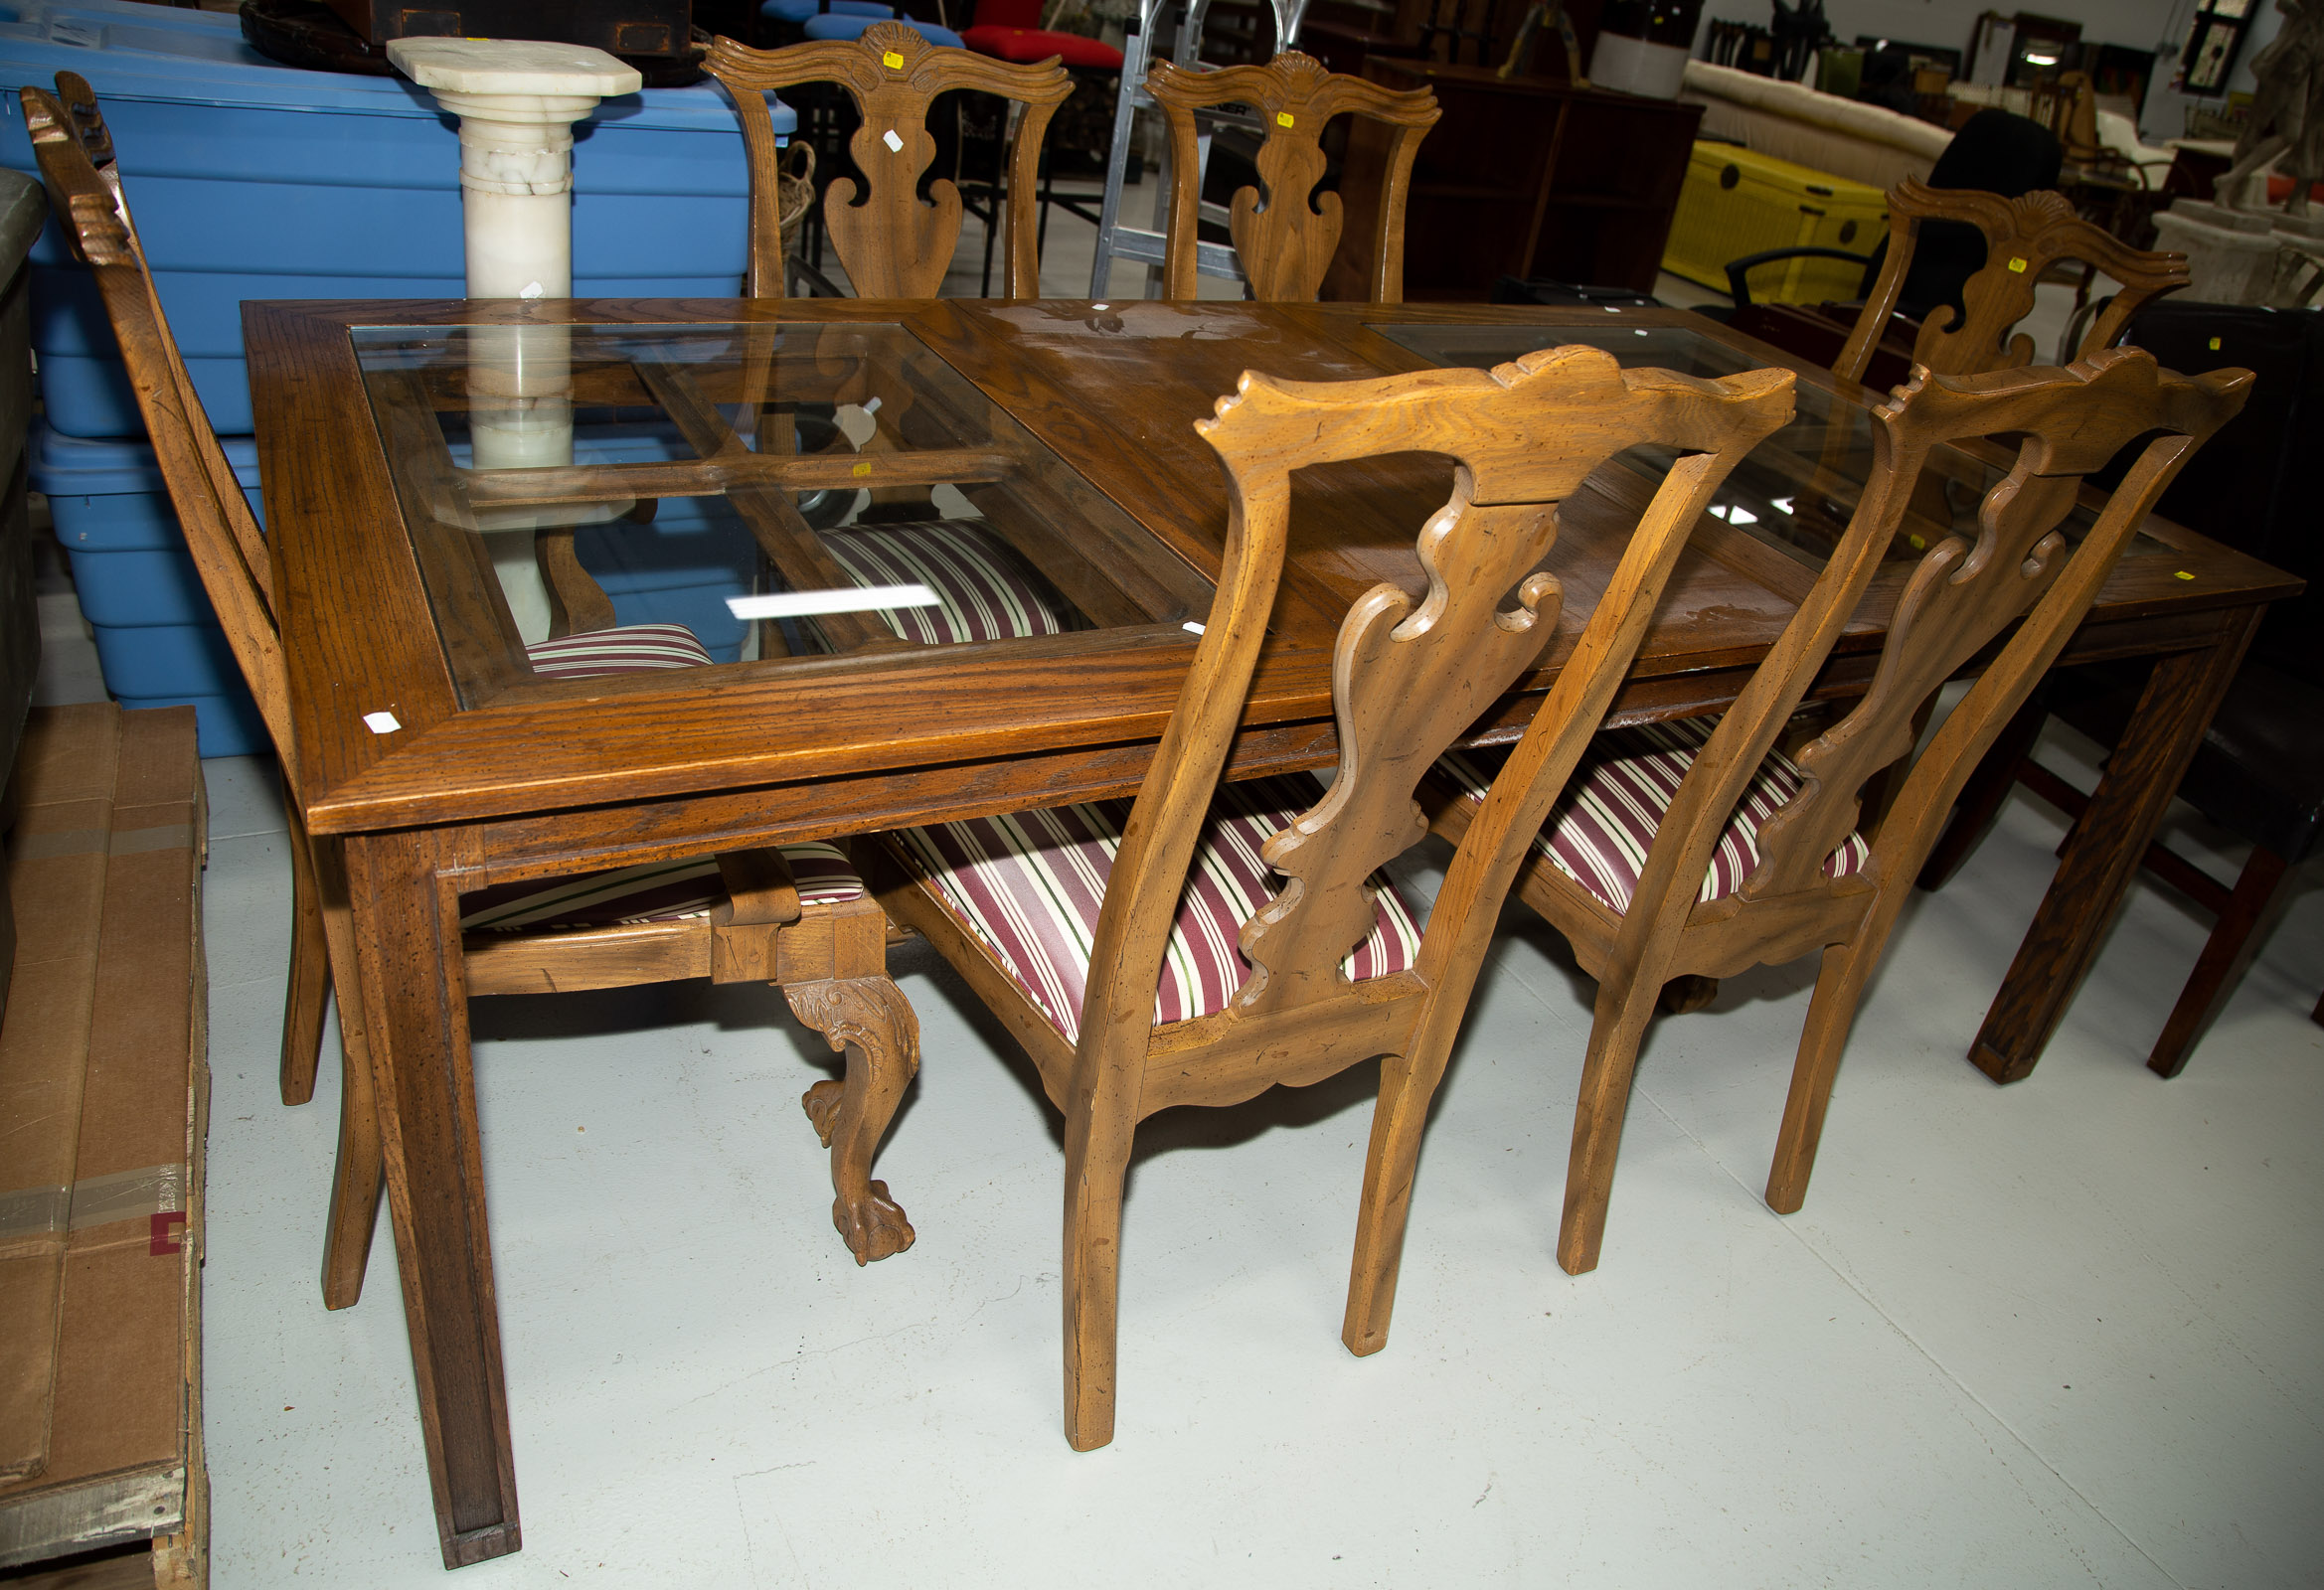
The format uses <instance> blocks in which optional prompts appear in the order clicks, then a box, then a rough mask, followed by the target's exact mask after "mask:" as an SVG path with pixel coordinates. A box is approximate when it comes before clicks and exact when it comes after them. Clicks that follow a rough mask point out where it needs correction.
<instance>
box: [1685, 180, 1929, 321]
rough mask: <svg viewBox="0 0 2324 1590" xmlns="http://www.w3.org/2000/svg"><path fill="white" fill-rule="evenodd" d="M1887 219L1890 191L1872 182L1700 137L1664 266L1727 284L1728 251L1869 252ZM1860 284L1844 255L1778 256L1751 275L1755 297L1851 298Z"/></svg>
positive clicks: (1797, 300) (1858, 268)
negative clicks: (1811, 248) (1809, 249)
mask: <svg viewBox="0 0 2324 1590" xmlns="http://www.w3.org/2000/svg"><path fill="white" fill-rule="evenodd" d="M1888 224H1889V204H1888V196H1887V195H1886V194H1884V193H1883V192H1881V190H1880V189H1878V188H1875V187H1871V186H1870V185H1868V184H1865V183H1861V182H1850V181H1849V180H1848V179H1847V178H1845V177H1835V176H1833V175H1831V174H1830V173H1829V172H1823V171H1811V170H1809V169H1808V168H1807V167H1805V166H1795V165H1793V164H1792V163H1791V162H1790V161H1788V160H1777V159H1774V158H1773V157H1772V156H1769V155H1762V154H1753V153H1752V152H1751V151H1750V150H1748V149H1743V148H1738V147H1737V146H1736V145H1734V144H1730V143H1698V144H1696V145H1695V152H1694V154H1693V155H1692V156H1690V157H1689V158H1688V161H1687V180H1686V183H1685V185H1684V186H1683V187H1682V188H1681V189H1680V190H1679V208H1678V214H1677V216H1676V217H1674V218H1673V220H1672V222H1671V229H1670V242H1669V243H1668V245H1666V246H1665V248H1664V249H1663V254H1662V268H1663V269H1665V270H1667V271H1669V272H1671V273H1672V274H1673V275H1678V276H1684V277H1686V278H1687V279H1688V280H1689V281H1694V282H1700V283H1702V284H1703V285H1704V286H1706V287H1716V288H1718V289H1719V290H1720V291H1721V292H1725V291H1726V290H1727V262H1728V261H1729V260H1731V259H1741V258H1742V257H1743V255H1745V254H1755V253H1760V252H1763V251H1764V250H1766V249H1769V248H1801V247H1809V246H1814V247H1821V248H1845V249H1847V250H1848V251H1849V252H1851V253H1859V254H1869V253H1871V252H1872V251H1873V249H1874V248H1875V247H1877V246H1879V243H1880V240H1881V239H1883V238H1884V237H1886V236H1888ZM1863 284H1864V267H1863V266H1862V265H1854V264H1850V263H1849V262H1848V261H1846V260H1844V259H1787V260H1779V261H1776V262H1774V263H1772V264H1766V265H1761V266H1760V267H1759V268H1758V269H1757V270H1754V271H1752V272H1751V275H1750V288H1751V298H1752V299H1753V301H1755V302H1759V303H1786V304H1815V303H1823V302H1826V301H1827V300H1831V299H1843V300H1845V299H1850V298H1856V297H1859V296H1861V295H1862V294H1861V288H1862V287H1863Z"/></svg>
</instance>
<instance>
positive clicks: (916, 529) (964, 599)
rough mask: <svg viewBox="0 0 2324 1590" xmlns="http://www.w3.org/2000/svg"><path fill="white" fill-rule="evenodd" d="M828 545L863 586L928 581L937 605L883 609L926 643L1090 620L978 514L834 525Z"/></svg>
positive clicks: (1055, 631)
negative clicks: (914, 521) (905, 522)
mask: <svg viewBox="0 0 2324 1590" xmlns="http://www.w3.org/2000/svg"><path fill="white" fill-rule="evenodd" d="M823 545H824V546H825V547H827V548H829V549H830V552H831V556H833V557H834V558H836V559H837V560H838V562H839V565H840V566H841V567H842V568H844V569H846V570H847V571H848V573H849V574H850V575H851V576H853V577H854V579H855V581H856V583H857V584H859V585H912V584H923V585H926V586H927V587H928V588H929V589H930V590H932V591H934V592H935V593H936V595H937V596H939V597H940V598H942V601H943V605H942V606H940V607H906V608H898V609H896V610H894V611H884V612H882V613H881V614H880V619H881V621H882V622H883V623H885V624H886V625H887V626H888V627H889V628H890V629H892V630H894V631H896V633H897V634H899V635H901V636H903V637H904V638H905V639H906V640H909V641H913V642H914V643H916V644H918V645H922V646H946V645H958V644H960V643H961V642H963V641H972V640H1006V639H1009V638H1010V637H1012V636H1018V635H1060V634H1063V633H1065V632H1066V631H1067V630H1070V629H1084V628H1086V627H1088V622H1087V620H1086V619H1084V618H1082V616H1081V615H1080V614H1079V613H1078V612H1076V611H1075V610H1074V607H1073V605H1072V604H1071V603H1069V602H1068V601H1067V600H1066V599H1065V598H1064V597H1062V596H1060V595H1059V594H1058V593H1057V592H1056V591H1055V590H1054V589H1052V588H1051V586H1050V583H1049V581H1048V580H1046V579H1044V578H1042V577H1041V575H1040V574H1039V573H1038V572H1036V571H1035V569H1034V567H1033V565H1032V564H1030V563H1028V562H1027V561H1026V560H1025V558H1024V557H1023V556H1021V555H1020V554H1019V553H1018V551H1017V549H1016V548H1014V547H1011V546H1010V545H1009V544H1008V543H1007V542H1005V541H1003V540H1002V539H1001V538H1000V537H999V536H997V535H995V534H994V533H993V532H992V530H991V529H990V528H989V527H987V526H985V525H984V524H982V523H980V522H979V521H977V520H973V519H933V520H928V521H925V522H923V523H918V524H910V525H870V526H864V527H861V528H851V529H848V530H834V531H830V532H827V533H826V534H825V535H824V537H823Z"/></svg>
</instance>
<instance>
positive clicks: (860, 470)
mask: <svg viewBox="0 0 2324 1590" xmlns="http://www.w3.org/2000/svg"><path fill="white" fill-rule="evenodd" d="M871 472H872V466H871V465H870V464H858V465H856V473H857V474H859V475H868V474H870V473H871Z"/></svg>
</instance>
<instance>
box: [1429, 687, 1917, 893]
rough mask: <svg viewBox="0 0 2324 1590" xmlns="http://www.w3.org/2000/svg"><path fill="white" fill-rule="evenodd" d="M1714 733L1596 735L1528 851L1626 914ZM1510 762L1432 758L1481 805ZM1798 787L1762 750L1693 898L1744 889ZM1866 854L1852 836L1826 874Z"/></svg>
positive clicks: (1793, 770) (1783, 763) (1466, 754)
mask: <svg viewBox="0 0 2324 1590" xmlns="http://www.w3.org/2000/svg"><path fill="white" fill-rule="evenodd" d="M1712 727H1713V723H1712V721H1711V720H1709V719H1700V718H1679V719H1676V720H1674V721H1671V722H1667V723H1647V724H1644V725H1641V726H1639V727H1636V728H1615V729H1608V730H1607V731H1606V732H1605V733H1602V734H1600V735H1598V736H1597V737H1596V739H1594V740H1592V741H1591V742H1590V747H1589V751H1588V753H1587V754H1586V755H1584V756H1583V757H1582V759H1581V765H1580V766H1579V767H1577V768H1576V769H1575V770H1574V777H1573V778H1572V779H1571V780H1570V781H1569V782H1568V783H1567V785H1566V793H1565V794H1564V795H1563V796H1561V797H1560V798H1559V801H1558V804H1557V805H1556V806H1554V807H1552V808H1551V810H1550V816H1549V820H1548V821H1547V822H1545V823H1543V824H1542V831H1541V833H1539V834H1538V835H1536V836H1535V837H1534V848H1535V849H1536V850H1538V851H1540V852H1541V853H1542V855H1544V856H1545V857H1547V858H1549V862H1550V865H1551V866H1553V867H1555V868H1556V869H1557V870H1558V871H1559V872H1561V873H1564V874H1565V875H1567V876H1568V877H1570V878H1572V879H1574V881H1576V882H1577V883H1579V884H1580V885H1581V886H1582V887H1583V888H1585V889H1587V890H1589V892H1590V893H1592V894H1594V895H1596V896H1597V898H1598V900H1599V901H1600V902H1601V903H1603V904H1604V905H1605V906H1606V907H1607V908H1609V909H1611V910H1613V911H1616V912H1626V911H1627V910H1629V908H1630V897H1631V895H1632V893H1633V892H1634V891H1635V890H1636V889H1637V887H1638V878H1639V875H1640V874H1642V873H1643V872H1644V870H1645V867H1646V847H1647V846H1649V845H1651V844H1652V843H1653V842H1654V836H1655V833H1656V832H1657V831H1658V830H1659V829H1660V828H1661V826H1662V819H1663V814H1664V813H1666V812H1668V811H1669V810H1670V807H1671V802H1673V801H1674V800H1676V799H1677V798H1678V793H1679V784H1680V782H1681V781H1682V780H1683V779H1685V777H1686V776H1687V769H1688V768H1690V767H1692V766H1694V764H1695V753H1696V752H1697V751H1700V750H1701V749H1702V748H1703V746H1704V745H1705V744H1706V743H1708V742H1709V740H1710V738H1711V730H1712ZM1507 760H1508V753H1507V752H1506V751H1503V750H1478V751H1452V752H1449V753H1447V754H1446V755H1444V756H1442V757H1440V758H1438V760H1437V763H1436V768H1437V771H1438V772H1439V773H1442V774H1444V775H1446V776H1447V777H1448V779H1449V780H1450V782H1451V783H1453V784H1454V785H1455V786H1456V787H1457V788H1458V789H1459V791H1460V793H1461V796H1462V797H1463V798H1464V799H1466V800H1467V801H1468V802H1470V803H1471V804H1472V805H1477V806H1481V805H1483V804H1484V800H1485V792H1486V790H1488V789H1489V788H1491V787H1492V783H1493V778H1494V776H1495V775H1496V774H1498V773H1499V772H1500V770H1501V765H1502V763H1503V762H1505V761H1507ZM1799 789H1800V772H1799V766H1798V764H1797V763H1795V762H1793V761H1792V760H1791V758H1790V757H1788V756H1786V755H1784V754H1783V753H1782V752H1781V751H1769V752H1768V753H1767V759H1766V760H1765V761H1764V762H1761V763H1760V764H1759V772H1758V776H1757V777H1756V778H1754V779H1752V780H1751V784H1750V788H1749V789H1748V790H1746V791H1745V792H1744V794H1743V800H1742V801H1741V802H1740V803H1738V804H1737V806H1736V809H1735V816H1734V817H1733V818H1732V819H1730V820H1729V822H1728V825H1727V831H1726V832H1725V833H1724V834H1722V835H1720V837H1719V847H1718V849H1716V850H1714V851H1713V852H1712V853H1711V867H1710V870H1709V871H1708V872H1706V873H1705V874H1704V875H1703V890H1702V893H1701V894H1699V895H1698V896H1697V899H1698V900H1699V901H1710V900H1715V899H1720V898H1723V897H1725V896H1726V895H1729V894H1733V893H1734V892H1735V891H1736V890H1737V889H1739V888H1741V887H1743V879H1744V878H1746V877H1748V876H1750V875H1751V869H1753V868H1755V867H1757V866H1758V865H1759V845H1758V835H1759V825H1760V824H1761V823H1764V822H1765V821H1766V820H1767V819H1768V818H1770V817H1772V816H1774V815H1775V813H1776V811H1777V810H1779V809H1780V808H1781V807H1782V805H1783V804H1784V802H1786V801H1788V800H1790V799H1791V797H1792V796H1794V795H1796V794H1798V793H1799ZM1871 854H1872V853H1871V849H1870V847H1869V846H1867V845H1866V844H1865V843H1864V836H1863V835H1861V834H1851V835H1849V836H1848V839H1847V842H1846V843H1845V844H1843V845H1842V846H1841V847H1840V848H1839V849H1838V850H1836V851H1834V852H1833V853H1832V854H1831V856H1830V857H1829V858H1827V859H1826V861H1825V862H1824V872H1825V875H1827V876H1831V877H1845V876H1847V875H1849V874H1851V873H1858V872H1862V871H1863V870H1864V864H1865V862H1866V860H1867V859H1868V858H1869V857H1870V855H1871Z"/></svg>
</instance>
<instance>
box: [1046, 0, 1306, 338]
mask: <svg viewBox="0 0 2324 1590" xmlns="http://www.w3.org/2000/svg"><path fill="white" fill-rule="evenodd" d="M1269 4H1270V6H1271V7H1272V9H1273V11H1274V13H1275V49H1276V51H1277V52H1278V53H1280V52H1282V51H1284V50H1289V49H1291V48H1293V47H1294V45H1295V43H1296V41H1297V40H1298V37H1299V25H1300V23H1301V22H1302V21H1303V20H1304V19H1305V17H1306V15H1307V5H1308V0H1269ZM1209 9H1210V0H1188V3H1186V4H1183V5H1179V4H1173V3H1171V0H1139V3H1138V14H1137V15H1136V16H1135V17H1133V18H1131V19H1130V20H1129V24H1128V26H1127V28H1126V29H1125V30H1124V37H1123V39H1122V47H1121V88H1120V91H1119V93H1117V94H1116V95H1115V98H1114V103H1113V147H1112V151H1111V153H1110V154H1109V155H1108V156H1107V158H1106V162H1105V196H1104V198H1103V200H1102V201H1100V203H1099V205H1098V211H1097V248H1096V252H1095V253H1094V254H1093V255H1092V256H1091V259H1090V265H1089V296H1090V297H1091V298H1093V299H1095V298H1103V297H1105V296H1106V295H1107V292H1108V291H1109V282H1110V280H1111V277H1112V275H1113V262H1114V261H1115V260H1116V259H1137V260H1143V261H1144V262H1145V265H1146V290H1145V294H1144V295H1145V296H1146V297H1149V298H1150V297H1153V296H1154V295H1155V293H1156V292H1157V291H1158V290H1159V288H1160V286H1161V283H1162V263H1163V258H1164V254H1163V249H1164V244H1165V242H1166V238H1165V235H1164V232H1163V229H1164V227H1165V226H1167V225H1168V222H1169V217H1170V212H1169V203H1170V200H1169V194H1170V183H1171V178H1172V176H1173V173H1172V171H1171V169H1170V148H1169V145H1168V143H1167V142H1166V143H1165V144H1164V145H1163V150H1162V170H1161V172H1160V174H1159V180H1158V181H1157V182H1156V184H1155V190H1154V221H1153V228H1152V230H1151V231H1141V230H1139V229H1138V228H1135V227H1127V226H1124V225H1122V220H1121V190H1122V187H1123V182H1124V177H1125V175H1126V173H1127V171H1128V167H1129V162H1130V161H1131V160H1132V159H1134V158H1136V153H1135V151H1134V150H1133V148H1132V147H1131V141H1132V140H1131V131H1132V127H1133V124H1134V122H1135V120H1136V117H1137V112H1138V110H1139V108H1140V107H1141V106H1155V105H1156V101H1155V99H1154V96H1153V95H1152V94H1150V93H1148V92H1147V91H1146V67H1147V64H1148V62H1149V61H1151V60H1152V59H1153V57H1152V55H1151V53H1150V52H1151V51H1152V49H1153V46H1154V44H1155V42H1156V40H1157V38H1158V30H1159V28H1160V27H1161V25H1162V24H1163V22H1164V21H1165V20H1166V19H1170V20H1174V21H1175V24H1176V29H1175V37H1174V39H1173V40H1172V43H1171V51H1170V59H1171V61H1172V62H1173V63H1174V64H1176V65H1177V66H1179V67H1181V68H1183V69H1185V70H1187V71H1190V72H1201V71H1205V70H1208V69H1206V68H1205V67H1204V65H1203V63H1202V61H1201V60H1200V59H1199V58H1200V52H1201V48H1202V37H1203V14H1204V13H1205V12H1206V11H1208V10H1209ZM1173 14H1175V16H1173ZM1157 108H1158V106H1157ZM1196 114H1197V121H1196V127H1197V135H1196V139H1195V147H1196V148H1197V150H1199V151H1200V153H1199V156H1198V163H1197V168H1196V171H1195V174H1194V182H1195V185H1196V192H1197V193H1198V194H1199V193H1200V192H1201V185H1202V180H1203V176H1204V174H1205V173H1206V172H1207V171H1208V170H1209V168H1210V157H1211V138H1212V135H1213V133H1214V132H1215V131H1216V129H1217V128H1219V127H1221V126H1238V127H1243V128H1245V129H1247V130H1248V131H1249V132H1251V133H1253V134H1255V135H1256V136H1258V137H1260V138H1264V136H1265V129H1264V128H1263V127H1261V126H1260V125H1259V123H1258V120H1257V119H1256V118H1255V117H1252V116H1247V115H1241V114H1238V113H1236V112H1234V111H1228V110H1204V111H1198V112H1197V113H1196ZM1227 214H1228V212H1227V207H1226V206H1224V205H1213V204H1198V206H1197V215H1198V217H1199V218H1200V220H1202V221H1211V222H1216V223H1218V224H1220V225H1222V226H1224V225H1225V224H1226V222H1227ZM1195 273H1196V274H1197V275H1202V276H1217V277H1221V278H1223V279H1225V280H1228V281H1245V282H1246V281H1248V280H1249V278H1248V277H1247V276H1246V275H1245V273H1244V269H1243V261H1242V260H1240V259H1238V258H1237V257H1236V256H1235V248H1234V245H1233V244H1232V243H1223V242H1203V241H1200V240H1198V241H1197V242H1196V243H1195Z"/></svg>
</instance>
